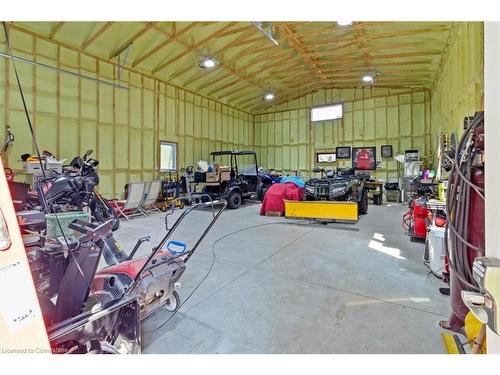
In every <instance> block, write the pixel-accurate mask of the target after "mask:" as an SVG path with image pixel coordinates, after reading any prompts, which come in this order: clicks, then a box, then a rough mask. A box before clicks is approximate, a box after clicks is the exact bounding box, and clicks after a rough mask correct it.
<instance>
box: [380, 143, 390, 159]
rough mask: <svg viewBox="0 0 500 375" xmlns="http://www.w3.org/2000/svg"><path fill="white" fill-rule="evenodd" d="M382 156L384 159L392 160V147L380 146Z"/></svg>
mask: <svg viewBox="0 0 500 375" xmlns="http://www.w3.org/2000/svg"><path fill="white" fill-rule="evenodd" d="M380 155H382V157H383V158H392V145H383V146H380Z"/></svg>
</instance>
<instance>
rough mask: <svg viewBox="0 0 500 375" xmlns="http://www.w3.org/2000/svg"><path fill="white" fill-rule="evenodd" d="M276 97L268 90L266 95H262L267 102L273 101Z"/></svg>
mask: <svg viewBox="0 0 500 375" xmlns="http://www.w3.org/2000/svg"><path fill="white" fill-rule="evenodd" d="M274 98H275V95H274V93H272V92H266V93H265V94H264V95H262V99H264V101H266V102H272V101H273V100H274Z"/></svg>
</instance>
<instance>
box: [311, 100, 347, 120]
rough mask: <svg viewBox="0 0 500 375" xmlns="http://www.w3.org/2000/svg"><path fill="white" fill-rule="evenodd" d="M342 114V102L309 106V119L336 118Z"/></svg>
mask: <svg viewBox="0 0 500 375" xmlns="http://www.w3.org/2000/svg"><path fill="white" fill-rule="evenodd" d="M343 114H344V111H343V107H342V104H332V105H326V106H321V107H314V108H311V121H313V122H316V121H326V120H337V119H339V118H342V116H343Z"/></svg>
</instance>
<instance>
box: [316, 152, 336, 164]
mask: <svg viewBox="0 0 500 375" xmlns="http://www.w3.org/2000/svg"><path fill="white" fill-rule="evenodd" d="M336 160H337V157H336V155H335V152H317V153H316V163H335V161H336Z"/></svg>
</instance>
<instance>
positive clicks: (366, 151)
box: [352, 147, 377, 171]
mask: <svg viewBox="0 0 500 375" xmlns="http://www.w3.org/2000/svg"><path fill="white" fill-rule="evenodd" d="M352 167H353V168H354V169H356V170H360V171H374V170H375V169H377V148H376V147H353V148H352Z"/></svg>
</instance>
